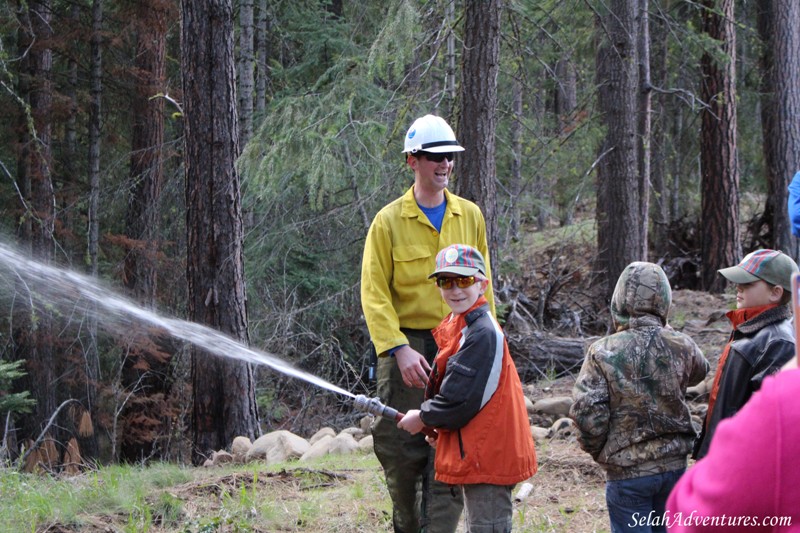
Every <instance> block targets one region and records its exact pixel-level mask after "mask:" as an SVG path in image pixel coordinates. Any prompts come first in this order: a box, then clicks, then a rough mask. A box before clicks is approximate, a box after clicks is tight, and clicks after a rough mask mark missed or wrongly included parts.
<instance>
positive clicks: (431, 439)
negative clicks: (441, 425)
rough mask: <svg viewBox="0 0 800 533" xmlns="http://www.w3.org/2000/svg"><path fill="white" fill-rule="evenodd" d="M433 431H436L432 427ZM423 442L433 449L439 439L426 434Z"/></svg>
mask: <svg viewBox="0 0 800 533" xmlns="http://www.w3.org/2000/svg"><path fill="white" fill-rule="evenodd" d="M434 431H436V430H435V429H434ZM425 442H427V443H428V444H430V446H431V448H433V449H434V450H435V449H436V444H437V443H438V442H439V439H437V438H435V437H430V436H426V437H425Z"/></svg>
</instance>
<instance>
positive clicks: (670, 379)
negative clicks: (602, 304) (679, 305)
mask: <svg viewBox="0 0 800 533" xmlns="http://www.w3.org/2000/svg"><path fill="white" fill-rule="evenodd" d="M671 302H672V291H671V289H670V286H669V280H667V276H666V275H665V274H664V271H663V270H661V267H659V266H658V265H655V264H653V263H643V262H636V263H631V264H630V265H628V266H627V267H626V268H625V270H624V271H623V272H622V274H621V275H620V278H619V280H618V281H617V286H616V288H615V289H614V295H613V297H612V299H611V314H612V316H613V318H614V323H615V325H616V329H617V331H616V333H614V334H613V335H609V336H607V337H604V338H602V339H600V340H599V341H597V342H595V343H594V344H592V345H591V346H590V347H589V350H588V352H587V353H586V359H585V360H584V362H583V366H582V368H581V371H580V374H579V375H578V379H577V381H576V382H575V388H574V389H573V391H572V395H573V399H574V400H575V401H574V404H573V405H572V408H571V410H570V417H571V418H572V419H573V420H574V421H575V423H576V425H577V426H578V429H579V431H580V435H579V437H578V440H579V442H580V445H581V448H583V450H584V451H586V452H588V453H590V454H591V455H592V457H593V458H594V460H595V461H597V463H598V464H600V466H602V467H603V468H604V469H605V470H606V474H607V477H608V479H609V480H614V479H629V478H636V477H643V476H648V475H652V474H659V473H662V472H669V471H672V470H678V469H680V468H685V467H686V455H687V454H688V453H689V452H690V451H691V449H692V445H693V443H694V440H695V438H696V430H695V428H694V427H693V426H692V419H691V415H690V413H689V407H688V406H687V404H686V401H685V395H686V388H687V387H688V386H690V385H694V384H696V383H699V382H700V381H702V379H703V378H704V377H705V375H706V372H708V361H706V359H705V357H703V354H702V353H701V352H700V349H699V348H698V347H697V345H696V344H695V343H694V341H693V340H692V339H691V338H690V337H689V336H688V335H685V334H683V333H679V332H677V331H674V330H673V329H672V328H670V327H669V326H667V314H668V313H669V307H670V303H671Z"/></svg>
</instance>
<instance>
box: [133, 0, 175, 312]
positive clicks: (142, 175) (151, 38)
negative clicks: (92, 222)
mask: <svg viewBox="0 0 800 533" xmlns="http://www.w3.org/2000/svg"><path fill="white" fill-rule="evenodd" d="M162 5H163V3H162V2H161V1H160V0H147V1H142V2H140V3H139V4H138V5H137V9H136V20H137V22H138V24H137V33H138V35H137V41H136V66H135V69H134V79H133V85H134V91H135V92H134V97H133V102H132V106H131V107H132V114H133V128H132V132H131V161H130V176H131V182H132V183H133V191H132V194H131V197H130V200H129V203H128V212H127V216H126V220H125V225H126V234H127V236H128V238H129V239H131V247H130V249H129V250H128V255H127V256H126V259H125V285H126V287H128V289H130V290H131V291H132V293H133V295H134V296H135V298H136V300H137V301H139V302H141V303H142V304H145V305H147V306H153V305H155V302H156V293H157V285H158V282H157V255H158V230H159V219H158V202H159V196H160V195H161V188H162V182H163V174H164V172H163V157H162V146H163V144H164V99H163V98H157V97H156V95H158V94H159V93H165V92H166V87H165V83H166V79H165V75H166V45H167V20H169V19H170V17H172V16H174V15H173V13H171V12H170V11H169V10H165V9H163V8H162V7H161V6H162Z"/></svg>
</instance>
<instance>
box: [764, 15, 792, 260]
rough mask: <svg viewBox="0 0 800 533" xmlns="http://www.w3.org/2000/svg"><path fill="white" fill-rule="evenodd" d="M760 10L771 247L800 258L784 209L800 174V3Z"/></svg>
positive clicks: (765, 151) (765, 159) (765, 156)
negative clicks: (795, 178) (794, 180)
mask: <svg viewBox="0 0 800 533" xmlns="http://www.w3.org/2000/svg"><path fill="white" fill-rule="evenodd" d="M758 6H759V7H758V29H759V34H760V36H761V39H762V41H763V42H764V52H763V54H762V57H761V69H762V75H761V79H762V80H763V81H762V91H761V94H762V97H761V126H762V129H763V133H764V161H765V162H766V167H767V168H766V171H767V180H766V181H767V201H766V206H765V219H766V223H767V224H768V226H769V228H770V232H769V234H770V237H771V238H770V242H769V246H771V247H772V248H774V249H777V250H783V251H784V252H786V253H788V254H789V255H791V256H792V257H794V258H795V259H800V258H799V257H798V243H797V240H796V239H794V238H793V237H792V235H791V228H790V222H789V217H788V213H787V211H786V202H787V194H788V193H787V187H788V185H789V180H791V178H792V176H794V174H795V172H797V171H798V170H800V3H798V2H796V1H791V0H768V1H764V2H761V3H759V4H758Z"/></svg>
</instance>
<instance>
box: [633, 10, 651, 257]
mask: <svg viewBox="0 0 800 533" xmlns="http://www.w3.org/2000/svg"><path fill="white" fill-rule="evenodd" d="M649 7H650V2H649V1H648V0H639V6H638V11H637V18H638V19H639V35H638V42H637V43H636V48H637V51H636V55H637V59H638V61H637V62H638V64H639V94H638V100H639V103H638V107H639V109H638V113H639V115H638V119H639V124H638V131H639V135H638V137H639V140H638V148H639V154H638V158H639V217H640V219H639V220H641V221H643V222H644V224H645V226H644V228H643V230H642V234H643V235H642V240H643V242H642V243H641V247H642V248H641V250H642V254H643V256H642V257H643V258H644V259H646V258H647V221H648V220H649V218H650V156H651V152H652V150H651V146H652V139H651V132H652V125H651V124H652V122H651V117H650V113H651V112H652V82H651V81H650V17H649V15H648V9H649Z"/></svg>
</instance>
